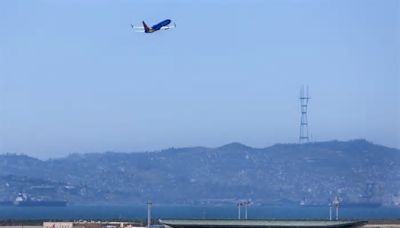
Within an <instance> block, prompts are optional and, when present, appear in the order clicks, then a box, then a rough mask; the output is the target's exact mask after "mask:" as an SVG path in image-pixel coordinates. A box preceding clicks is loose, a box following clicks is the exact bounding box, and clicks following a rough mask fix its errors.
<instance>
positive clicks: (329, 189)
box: [0, 140, 400, 206]
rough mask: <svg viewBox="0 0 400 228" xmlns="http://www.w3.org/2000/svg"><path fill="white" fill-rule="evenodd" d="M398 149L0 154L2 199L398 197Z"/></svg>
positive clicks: (330, 146)
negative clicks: (46, 156) (21, 196)
mask: <svg viewBox="0 0 400 228" xmlns="http://www.w3.org/2000/svg"><path fill="white" fill-rule="evenodd" d="M399 164H400V150H398V149H394V148H388V147H384V146H380V145H376V144H373V143H370V142H368V141H366V140H352V141H347V142H340V141H329V142H318V143H308V144H277V145H274V146H271V147H267V148H263V149H256V148H251V147H248V146H245V145H242V144H239V143H231V144H228V145H225V146H222V147H218V148H205V147H191V148H178V149H176V148H170V149H167V150H163V151H158V152H143V153H116V152H107V153H93V154H72V155H70V156H68V157H65V158H61V159H50V160H46V161H42V160H39V159H35V158H32V157H29V156H26V155H15V154H4V155H0V201H10V200H13V199H14V198H15V197H16V195H17V194H18V192H26V193H28V194H30V195H31V196H33V197H35V198H37V199H42V200H67V201H68V202H69V203H70V204H80V205H84V204H135V203H140V204H142V203H143V202H145V201H146V200H148V199H152V200H153V201H154V202H157V203H160V204H232V203H233V202H236V201H237V200H238V199H252V201H253V202H255V203H256V204H260V205H263V204H268V205H271V204H273V205H299V204H300V202H301V203H302V204H304V205H305V206H312V205H327V204H328V201H329V200H330V199H333V197H334V196H336V195H337V194H338V195H339V196H340V198H341V200H342V202H343V203H344V204H345V203H347V204H349V205H357V204H360V205H366V206H368V204H371V205H375V206H376V205H384V206H394V205H397V204H400V196H399V194H400V165H399Z"/></svg>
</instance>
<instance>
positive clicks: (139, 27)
mask: <svg viewBox="0 0 400 228" xmlns="http://www.w3.org/2000/svg"><path fill="white" fill-rule="evenodd" d="M131 27H132V29H133V31H134V32H144V27H143V26H134V25H132V24H131Z"/></svg>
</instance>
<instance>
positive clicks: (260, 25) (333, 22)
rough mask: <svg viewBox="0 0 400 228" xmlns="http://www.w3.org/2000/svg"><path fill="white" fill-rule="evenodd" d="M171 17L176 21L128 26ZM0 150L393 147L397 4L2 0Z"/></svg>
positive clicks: (397, 143)
mask: <svg viewBox="0 0 400 228" xmlns="http://www.w3.org/2000/svg"><path fill="white" fill-rule="evenodd" d="M167 18H168V19H172V20H173V21H174V22H176V25H177V28H176V29H173V30H170V31H161V32H157V33H154V34H142V33H134V32H133V30H132V29H131V27H130V24H138V25H139V24H140V23H141V21H142V20H144V21H146V22H147V23H148V24H154V23H157V22H159V21H161V20H163V19H167ZM0 27H1V28H2V36H0V154H3V153H24V154H27V155H30V156H34V157H39V158H51V157H62V156H65V155H68V154H71V153H91V152H104V151H119V152H135V151H153V150H160V149H165V148H169V147H187V146H207V147H218V146H221V145H224V144H227V143H231V142H240V143H243V144H246V145H249V146H252V147H258V148H260V147H267V146H270V145H273V144H275V143H297V142H298V141H299V124H300V102H299V90H300V87H301V86H302V85H308V86H309V88H310V96H311V98H312V99H311V100H310V102H309V107H308V118H309V128H310V135H311V136H312V138H313V139H312V140H313V141H327V140H351V139H360V138H364V139H366V140H368V141H371V142H373V143H377V144H382V145H385V146H389V147H395V148H400V118H399V116H400V34H399V33H400V29H399V28H400V1H397V0H383V1H380V0H365V1H361V0H355V1H344V0H339V1H327V0H319V1H311V0H304V1H303V0H299V1H298V0H283V1H281V0H279V1H278V0H270V1H260V0H250V1H244V0H230V1H222V2H221V1H218V2H216V1H212V0H204V1H184V0H172V1H168V2H166V1H162V0H150V1H144V0H138V1H126V0H118V1H112V2H111V1H105V0H100V1H94V0H88V1H77V0H73V1H69V0H68V1H67V0H60V1H48V0H39V1H24V2H22V1H12V0H6V1H1V2H0Z"/></svg>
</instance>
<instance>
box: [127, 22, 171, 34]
mask: <svg viewBox="0 0 400 228" xmlns="http://www.w3.org/2000/svg"><path fill="white" fill-rule="evenodd" d="M171 22H172V21H171V20H170V19H166V20H163V21H161V22H159V23H157V24H155V25H153V26H151V27H149V26H148V25H147V24H146V23H145V22H144V21H142V24H143V26H134V25H132V24H131V27H132V28H133V29H134V30H135V32H144V33H153V32H156V31H159V30H168V29H171V28H175V27H176V24H175V22H174V24H173V25H170V24H171Z"/></svg>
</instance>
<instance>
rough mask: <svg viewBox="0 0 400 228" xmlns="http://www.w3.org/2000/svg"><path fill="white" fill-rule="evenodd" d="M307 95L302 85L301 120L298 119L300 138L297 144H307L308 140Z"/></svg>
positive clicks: (306, 90) (306, 89)
mask: <svg viewBox="0 0 400 228" xmlns="http://www.w3.org/2000/svg"><path fill="white" fill-rule="evenodd" d="M310 99H311V97H309V94H308V86H307V87H305V88H304V85H303V86H302V87H301V89H300V110H301V118H300V136H299V143H308V142H309V141H310V138H309V136H308V134H309V130H308V117H307V108H308V100H310Z"/></svg>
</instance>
